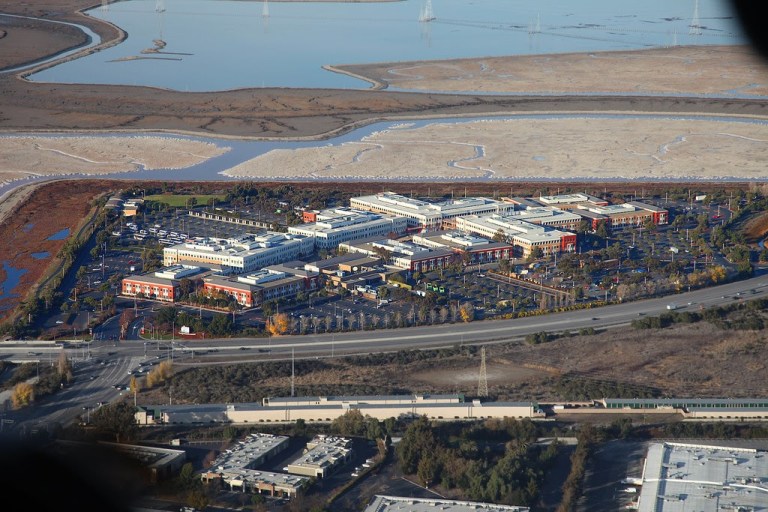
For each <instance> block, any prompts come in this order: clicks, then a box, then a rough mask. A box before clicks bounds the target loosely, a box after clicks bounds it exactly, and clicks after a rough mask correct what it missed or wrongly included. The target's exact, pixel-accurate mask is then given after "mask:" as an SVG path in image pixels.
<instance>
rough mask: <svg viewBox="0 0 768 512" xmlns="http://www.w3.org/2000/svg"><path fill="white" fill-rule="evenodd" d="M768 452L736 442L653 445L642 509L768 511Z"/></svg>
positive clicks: (642, 511) (638, 506)
mask: <svg viewBox="0 0 768 512" xmlns="http://www.w3.org/2000/svg"><path fill="white" fill-rule="evenodd" d="M766 455H768V452H765V451H760V450H755V449H748V448H735V447H731V446H716V445H699V444H683V443H654V444H651V445H650V447H649V448H648V454H647V457H646V460H645V466H644V469H643V476H642V479H641V481H640V482H641V483H640V485H641V489H640V493H639V501H638V502H637V504H636V509H637V510H639V511H640V512H684V511H694V510H695V511H699V510H701V511H709V510H712V511H715V510H730V511H733V512H737V511H741V512H757V511H759V510H768V457H766Z"/></svg>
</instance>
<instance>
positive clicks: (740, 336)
mask: <svg viewBox="0 0 768 512" xmlns="http://www.w3.org/2000/svg"><path fill="white" fill-rule="evenodd" d="M767 361H768V334H766V333H764V332H755V331H723V330H720V329H718V328H715V327H713V326H712V325H711V324H708V323H703V322H702V323H699V324H693V325H684V326H674V327H671V328H667V329H664V330H633V329H629V328H622V329H619V330H611V331H605V332H603V333H599V334H597V335H594V336H573V337H570V338H560V339H558V340H556V341H553V342H550V343H545V344H541V345H487V346H486V367H487V380H488V390H489V394H490V395H491V396H494V397H496V398H498V399H500V400H513V401H514V400H523V401H526V400H538V401H543V402H546V401H554V400H562V399H563V398H562V394H561V392H560V391H558V390H557V389H555V388H553V382H555V381H557V379H558V377H560V376H566V377H568V378H570V379H575V380H582V379H586V380H588V381H590V382H593V381H598V382H603V383H622V384H627V385H636V386H641V387H652V388H655V389H657V390H660V391H661V392H663V394H665V395H666V396H697V397H702V398H708V397H712V398H717V397H725V396H730V397H766V396H768V382H767V381H766V380H765V378H764V375H765V371H766V365H767V364H768V363H767ZM325 362H326V364H327V365H328V367H327V368H326V369H324V370H321V371H315V372H312V373H308V374H302V373H301V372H297V374H296V376H295V388H296V389H297V390H299V393H303V394H306V395H312V394H313V391H315V394H316V389H317V387H319V386H322V389H325V390H328V389H330V390H333V392H334V393H335V394H339V395H343V394H355V389H356V387H355V386H360V385H362V384H365V385H366V386H370V387H374V388H376V389H381V390H391V389H393V386H396V387H397V389H398V390H400V392H402V393H408V392H411V393H463V394H465V395H467V396H469V397H474V396H477V393H478V381H479V376H480V357H479V355H477V354H475V355H474V356H467V355H456V356H450V357H442V356H441V357H440V358H439V359H438V358H435V359H427V360H422V361H417V362H412V363H407V364H381V365H376V366H370V365H369V366H356V365H355V364H354V363H352V362H350V360H347V359H336V360H325ZM177 369H178V370H182V371H193V372H194V371H196V370H194V369H192V370H190V369H189V368H188V367H185V366H179V367H178V368H177ZM230 385H231V384H229V383H227V382H217V383H212V382H207V383H206V386H208V387H210V386H216V387H223V388H224V389H226V387H227V386H230ZM258 386H259V387H263V388H269V389H276V390H281V389H282V390H283V393H285V394H286V396H287V393H290V378H289V376H287V375H286V376H281V377H278V378H271V379H263V380H261V381H260V382H259V384H258ZM305 391H306V392H305ZM232 396H237V393H236V391H235V390H234V389H233V390H232ZM593 398H594V397H593ZM599 398H602V397H599ZM174 399H175V400H178V401H179V403H183V402H185V401H190V402H192V401H194V400H195V399H196V397H195V396H193V392H190V393H189V394H185V393H184V392H182V391H178V392H177V393H174ZM138 400H139V403H142V404H156V403H163V401H164V400H167V391H165V390H163V389H158V390H151V391H143V392H142V393H141V394H140V395H139V398H138Z"/></svg>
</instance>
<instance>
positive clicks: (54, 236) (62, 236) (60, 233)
mask: <svg viewBox="0 0 768 512" xmlns="http://www.w3.org/2000/svg"><path fill="white" fill-rule="evenodd" d="M68 236H69V228H64V229H62V230H61V231H57V232H56V233H54V234H52V235H51V236H49V237H48V238H46V240H64V239H65V238H67V237H68Z"/></svg>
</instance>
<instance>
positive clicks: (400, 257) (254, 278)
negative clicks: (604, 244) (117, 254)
mask: <svg viewBox="0 0 768 512" xmlns="http://www.w3.org/2000/svg"><path fill="white" fill-rule="evenodd" d="M350 205H351V206H350V207H340V208H330V209H326V210H322V211H304V212H303V218H304V221H305V223H304V224H300V225H297V226H290V227H288V232H287V233H278V232H271V231H267V230H260V231H259V232H257V233H246V234H243V235H241V236H239V237H235V238H227V239H222V238H201V237H197V238H190V239H187V240H185V241H183V242H182V243H178V244H174V245H171V246H168V247H165V248H164V249H163V264H164V265H165V267H166V268H164V269H163V270H161V271H160V272H155V273H150V274H143V275H132V276H129V277H127V278H126V279H125V280H124V281H123V286H122V292H123V295H126V296H137V295H138V294H141V295H142V296H144V297H147V298H153V299H156V300H161V301H167V302H173V301H175V300H177V298H178V285H179V280H180V279H183V278H184V277H188V278H193V277H194V278H195V279H201V280H202V281H203V282H204V286H203V291H204V292H205V293H206V294H208V295H215V294H225V295H228V296H230V297H234V298H235V299H236V300H237V302H238V303H240V304H241V305H243V306H245V307H254V306H258V305H260V304H261V303H263V302H264V301H266V300H272V299H279V298H283V297H291V296H295V295H296V294H298V293H300V292H302V291H311V290H314V289H316V288H317V287H318V286H319V285H320V283H319V281H318V277H319V276H323V275H326V276H327V275H337V274H335V273H333V274H330V273H323V272H320V271H319V270H315V271H313V270H312V266H313V265H312V264H311V263H304V262H303V261H301V259H302V258H306V257H308V256H311V255H313V254H316V253H318V252H320V251H323V250H328V249H334V248H341V249H343V250H345V251H347V252H350V253H356V254H360V255H362V256H367V257H369V258H372V259H373V260H376V262H377V264H378V265H379V266H381V264H382V263H384V262H383V261H382V260H383V258H385V259H386V260H387V261H386V262H387V263H388V264H389V265H390V266H391V268H393V269H401V270H402V269H405V270H409V271H430V270H434V269H439V268H445V267H446V266H448V265H451V264H453V263H456V262H460V263H462V264H468V265H475V264H483V263H490V262H495V261H499V260H506V259H510V258H513V257H527V256H529V255H530V254H531V253H532V252H533V251H535V250H537V249H539V250H540V251H541V253H542V254H543V255H545V256H548V255H552V254H559V253H566V252H573V251H575V250H576V243H577V239H576V234H575V233H574V232H573V231H575V230H576V229H577V228H578V227H579V225H580V224H581V223H582V222H584V221H587V222H589V223H590V225H592V226H593V227H596V226H597V225H598V224H599V223H600V222H602V221H604V222H606V223H607V224H608V225H609V226H612V227H626V226H640V225H645V224H646V223H647V222H652V223H654V224H665V223H666V222H667V221H668V213H667V212H666V210H664V209H662V208H658V207H655V206H653V205H648V204H645V203H640V202H636V201H633V202H628V203H624V204H622V205H610V204H608V203H607V202H606V201H603V200H600V199H599V198H595V197H593V196H589V195H586V194H566V195H558V196H541V197H538V198H535V199H534V198H502V199H501V200H495V199H489V198H484V197H472V198H460V199H449V200H442V201H423V200H418V199H413V198H409V197H406V196H403V195H400V194H395V193H392V192H382V193H379V194H375V195H370V196H361V197H356V198H352V199H351V200H350ZM314 266H315V267H318V266H319V264H315V265H314ZM372 266H374V265H368V271H369V272H371V274H370V275H369V276H367V277H362V278H361V279H357V281H358V282H354V281H355V279H353V278H350V276H349V274H350V273H354V271H352V270H350V271H347V272H346V277H347V279H346V280H345V279H341V280H340V281H341V282H342V284H343V286H345V287H350V285H352V287H353V288H356V287H357V286H360V285H362V286H369V285H370V284H371V283H372V282H373V281H375V279H380V278H381V277H382V272H381V269H380V268H378V269H376V270H375V271H371V267H372ZM362 267H363V266H362V265H360V268H362ZM342 277H344V276H342ZM371 278H373V279H371ZM334 284H338V283H334Z"/></svg>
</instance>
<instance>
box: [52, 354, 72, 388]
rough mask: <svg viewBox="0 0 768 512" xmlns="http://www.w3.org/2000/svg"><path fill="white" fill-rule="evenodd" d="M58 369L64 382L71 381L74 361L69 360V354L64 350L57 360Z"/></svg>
mask: <svg viewBox="0 0 768 512" xmlns="http://www.w3.org/2000/svg"><path fill="white" fill-rule="evenodd" d="M56 371H57V372H58V374H59V378H60V379H61V381H62V382H69V381H71V380H72V363H71V362H70V361H69V358H68V357H67V354H66V353H64V351H63V350H62V351H61V353H60V354H59V359H58V360H57V361H56Z"/></svg>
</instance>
